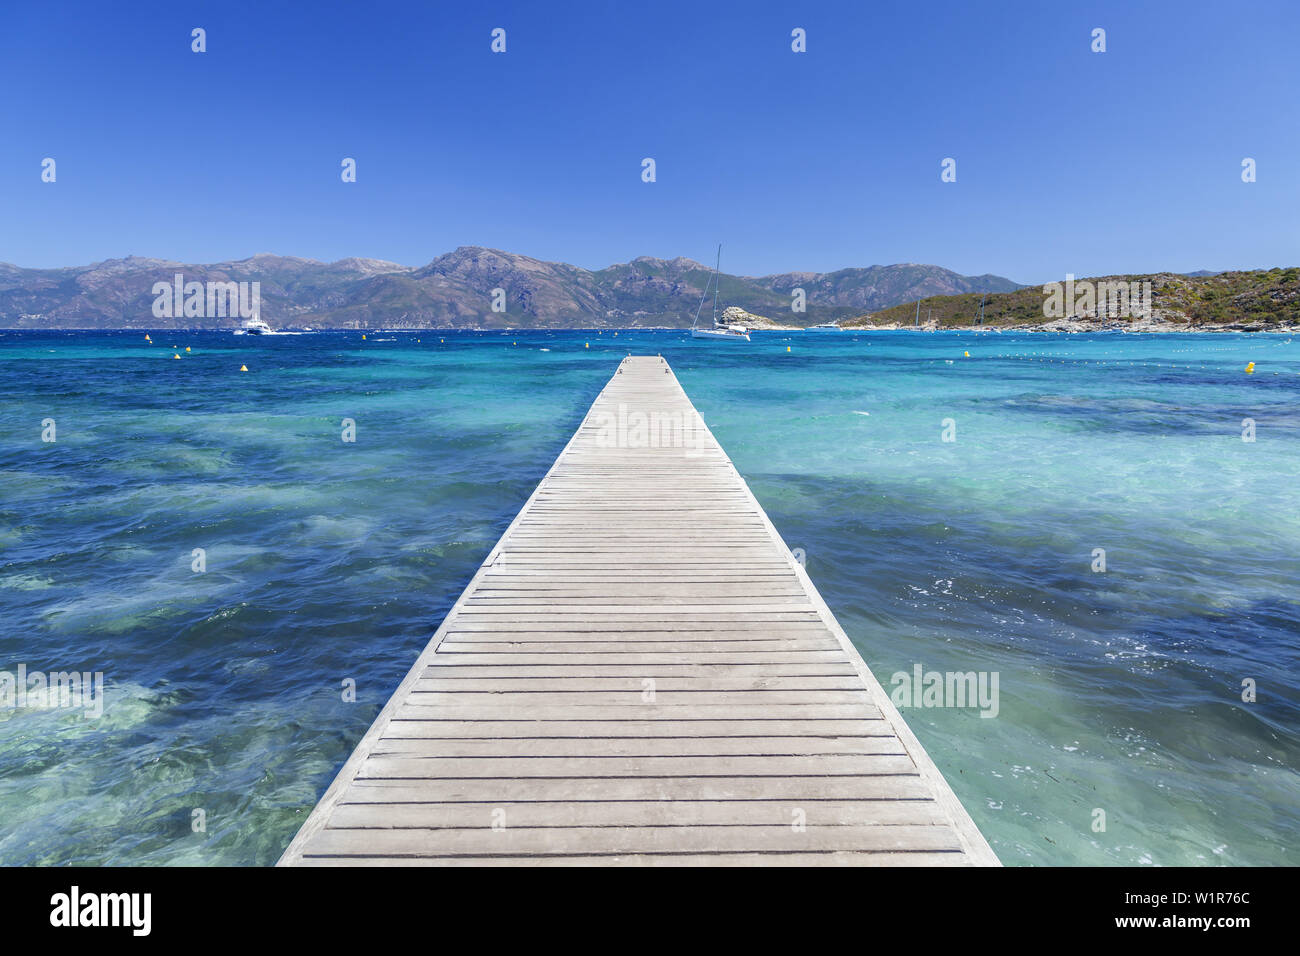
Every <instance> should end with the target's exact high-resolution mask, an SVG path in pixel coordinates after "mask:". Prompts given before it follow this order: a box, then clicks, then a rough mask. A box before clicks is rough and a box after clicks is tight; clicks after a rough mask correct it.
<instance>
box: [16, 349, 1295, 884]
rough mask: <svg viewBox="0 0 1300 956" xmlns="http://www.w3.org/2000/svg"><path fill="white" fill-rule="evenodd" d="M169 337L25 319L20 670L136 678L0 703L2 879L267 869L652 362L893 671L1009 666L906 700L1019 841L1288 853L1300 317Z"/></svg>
mask: <svg viewBox="0 0 1300 956" xmlns="http://www.w3.org/2000/svg"><path fill="white" fill-rule="evenodd" d="M154 339H155V342H156V344H154V345H150V344H148V343H146V342H145V341H144V340H143V336H142V334H140V333H117V334H112V333H109V334H86V333H68V334H44V335H35V334H28V333H12V332H10V333H0V670H4V669H7V670H9V671H14V670H16V668H17V665H18V664H19V663H26V664H27V666H28V668H29V669H31V670H44V671H56V670H70V669H74V668H75V669H78V670H92V671H103V672H104V674H105V680H106V684H107V702H106V706H105V710H104V715H103V716H102V717H101V718H100V719H97V720H86V719H84V718H83V717H82V716H81V715H80V714H79V713H77V712H69V711H44V712H41V711H33V710H19V711H12V710H0V863H9V864H14V863H92V864H93V863H224V864H232V863H246V864H247V863H253V864H269V863H272V862H274V861H275V859H276V858H277V857H278V856H279V853H280V852H281V850H282V849H283V847H284V846H285V845H286V844H287V842H288V841H289V839H290V838H291V837H292V835H293V833H294V832H295V831H296V829H297V827H298V826H299V824H300V823H301V821H302V819H303V818H304V816H305V813H306V812H307V810H309V809H310V807H311V806H312V805H313V804H314V802H315V800H316V798H317V797H318V796H319V794H320V793H321V792H322V791H323V790H324V788H325V787H326V786H327V785H328V783H329V781H330V780H331V779H332V778H333V775H334V773H335V771H336V770H337V768H338V767H339V766H340V765H341V763H342V762H343V760H344V759H345V758H346V757H347V755H348V754H349V753H350V752H351V749H352V747H353V746H354V745H355V743H356V742H357V740H358V739H359V738H360V736H361V734H362V733H363V732H364V731H365V729H366V727H367V726H368V725H369V723H370V721H371V720H372V719H373V718H374V716H375V714H377V713H378V711H379V709H380V707H381V706H382V705H383V703H384V702H385V701H386V700H387V698H388V696H389V694H390V693H391V692H392V690H393V689H394V688H395V687H396V685H397V683H398V682H399V681H400V679H401V677H402V676H403V675H404V674H405V672H406V670H407V669H408V668H409V666H410V664H411V663H412V662H413V660H414V658H415V656H416V654H417V653H418V652H419V650H420V649H421V648H422V647H423V646H424V645H425V643H426V642H427V640H428V638H429V636H430V634H431V633H432V631H433V630H434V629H435V628H436V626H437V624H438V622H439V621H440V620H441V618H442V616H443V615H444V614H445V612H446V611H447V609H448V608H449V607H450V606H451V604H452V602H453V601H454V600H455V598H456V597H457V595H459V593H460V591H461V590H462V589H463V588H464V586H465V584H466V582H467V581H468V580H469V578H470V577H471V576H472V574H473V571H474V569H475V567H476V566H477V564H478V562H479V561H480V560H481V559H482V557H483V556H484V555H485V554H486V553H487V552H488V550H489V549H490V548H491V546H492V544H493V543H494V542H495V541H496V539H497V538H498V537H499V535H500V534H501V532H502V531H504V529H505V527H506V526H507V525H508V524H509V522H510V520H511V518H512V517H513V516H514V514H515V512H516V511H517V510H518V508H519V507H520V506H521V505H522V504H523V502H524V500H525V499H526V498H527V496H528V494H529V493H530V492H531V490H532V488H533V487H534V486H535V484H536V482H537V481H538V480H539V479H540V477H541V475H542V474H543V473H544V472H545V470H546V468H547V467H548V466H549V465H550V463H551V461H552V460H553V459H554V457H555V455H556V454H557V453H558V452H559V450H560V449H561V448H562V447H563V445H564V443H565V442H566V441H567V440H568V438H569V436H570V435H571V433H572V432H573V430H574V428H575V427H576V426H577V423H578V422H579V421H580V420H581V417H582V415H583V414H584V413H585V411H586V409H587V407H588V405H589V404H590V403H591V401H592V399H593V398H594V397H595V395H596V393H597V392H598V391H599V389H600V387H601V386H602V385H603V384H604V382H605V381H606V380H607V379H608V377H609V376H610V374H612V371H613V368H614V366H615V364H616V362H617V360H618V358H620V357H621V356H622V355H623V354H626V352H627V351H629V350H631V351H636V352H639V353H646V352H649V353H655V352H661V353H663V354H664V355H665V356H667V357H668V359H669V361H671V362H672V364H673V366H674V369H675V370H676V371H677V373H678V377H679V378H680V379H681V381H682V383H683V384H684V385H685V387H686V389H687V391H688V392H689V394H690V395H691V397H692V399H693V400H694V402H695V404H696V406H697V407H698V408H699V410H700V412H701V413H702V414H703V416H704V418H705V420H706V421H707V422H708V423H709V425H710V427H711V428H712V430H713V431H714V433H715V435H716V436H717V437H718V439H719V441H720V442H721V443H722V445H723V447H724V448H725V449H726V450H727V452H728V453H729V454H730V456H731V457H732V460H733V461H734V462H735V463H736V465H737V467H738V468H739V469H740V472H741V473H742V474H743V475H744V476H745V477H746V479H747V480H748V481H749V483H750V486H751V487H752V488H753V490H754V492H755V494H756V495H757V496H758V498H759V500H760V501H761V502H762V503H763V505H764V506H765V508H766V509H767V510H768V513H769V515H770V516H771V517H772V520H773V521H774V522H775V524H776V526H777V528H778V529H779V530H780V531H781V533H782V535H783V537H784V538H785V539H786V542H787V543H788V544H789V545H790V546H791V547H799V548H803V549H804V550H805V551H806V553H807V567H808V571H809V573H810V575H811V576H812V578H813V580H814V581H815V582H816V583H817V585H818V587H819V589H820V590H821V591H822V594H823V596H824V597H825V598H826V600H827V602H828V603H829V605H830V606H831V608H832V610H834V612H835V613H836V615H837V616H838V618H839V620H840V622H841V624H842V625H843V626H844V628H845V630H846V631H847V632H848V633H849V635H850V636H851V637H852V638H853V640H854V641H855V642H856V643H857V645H858V647H859V648H860V649H861V650H862V652H863V656H864V657H865V659H866V660H867V662H868V664H869V665H870V666H871V667H872V669H873V670H874V671H875V673H876V676H877V677H878V678H879V679H880V681H881V682H882V684H884V685H885V686H886V688H887V689H889V688H890V686H891V683H890V678H891V675H892V674H894V673H895V672H897V671H907V672H910V671H911V670H912V668H913V666H914V665H915V664H921V665H922V666H923V667H924V668H925V670H927V671H928V670H938V671H971V670H974V671H996V672H997V673H998V675H999V689H1000V700H999V705H1000V709H999V714H998V716H997V718H996V719H982V718H981V717H980V716H979V714H978V711H977V710H974V709H956V708H927V709H915V708H913V709H906V710H904V712H903V713H904V716H905V717H906V718H907V720H908V722H909V724H910V725H911V726H912V727H913V728H914V730H915V731H916V733H917V735H918V736H919V737H920V738H921V740H922V742H923V743H924V744H925V746H926V747H927V749H928V750H929V751H930V753H931V755H932V756H933V757H934V759H935V761H936V762H937V763H938V764H939V766H940V768H941V769H942V770H943V771H944V773H945V775H946V776H947V777H948V779H949V781H950V782H951V783H952V785H953V787H954V789H955V790H956V791H957V793H958V795H959V796H960V797H961V798H962V800H963V801H964V802H965V804H966V806H967V807H968V809H969V810H970V812H971V815H972V816H973V817H974V818H975V821H976V822H977V823H978V824H979V826H980V827H981V828H982V830H983V831H984V833H985V834H986V835H987V836H988V837H989V840H990V842H991V843H992V845H993V847H994V849H995V850H996V851H997V853H998V854H999V856H1000V857H1001V859H1002V860H1003V861H1004V862H1005V863H1008V864H1016V863H1040V864H1041V863H1084V864H1105V863H1131V864H1139V863H1142V864H1163V865H1169V864H1184V863H1186V864H1276V863H1289V862H1290V863H1293V862H1295V860H1294V856H1295V850H1294V847H1295V846H1296V845H1297V836H1298V835H1300V799H1298V797H1300V776H1298V774H1297V769H1298V768H1300V739H1298V735H1297V727H1300V557H1298V556H1300V494H1297V486H1298V481H1297V473H1300V342H1297V343H1292V342H1290V341H1289V340H1287V339H1285V338H1280V337H1278V336H1259V337H1249V336H1227V335H1205V336H1194V337H1189V336H1118V335H1096V336H1081V335H1074V336H1064V335H1062V336H1050V335H1020V336H1016V335H1011V334H1002V335H997V334H990V333H984V334H974V333H966V334H959V333H944V334H937V335H924V334H921V335H918V334H913V333H875V334H872V335H869V336H868V335H857V336H852V335H842V336H833V335H823V336H805V335H799V334H788V335H787V334H784V333H763V334H759V335H756V336H755V341H754V342H753V343H752V344H750V345H748V346H744V345H731V344H729V343H723V344H718V343H694V342H691V341H690V340H689V339H687V338H685V337H684V336H683V335H682V334H681V333H668V332H660V333H635V334H632V333H620V334H619V335H618V336H617V337H615V336H614V335H613V334H611V333H605V334H603V335H597V334H596V333H594V332H592V333H586V332H578V333H572V332H569V333H541V332H533V333H510V334H508V335H500V334H497V333H481V334H475V333H454V334H445V333H444V334H440V333H436V332H433V333H431V332H422V333H411V334H406V333H384V334H380V335H375V334H370V335H369V336H368V338H367V340H365V341H363V340H362V339H361V337H360V335H359V334H322V335H314V336H294V337H273V338H260V339H256V338H249V337H239V338H236V337H233V336H228V335H219V334H211V333H194V334H171V333H166V332H162V333H156V334H154ZM417 340H419V341H417ZM588 342H589V343H590V348H585V347H584V343H588ZM514 343H518V344H517V345H516V344H514ZM173 345H174V346H176V347H177V348H178V349H180V350H182V351H181V353H180V354H182V355H183V356H185V358H184V359H183V360H182V361H176V360H174V359H172V358H171V356H172V354H173V352H174V351H175V349H172V348H169V347H168V346H173ZM186 346H190V347H191V348H192V350H193V351H192V352H191V353H189V354H188V355H187V354H186V353H184V351H183V349H184V348H185V347H186ZM787 346H790V347H792V351H791V352H789V353H787V352H786V347H787ZM544 350H549V351H544ZM967 350H968V351H969V352H970V354H971V357H970V358H964V357H963V355H962V353H963V352H964V351H967ZM1247 361H1255V362H1256V363H1257V365H1256V372H1255V374H1254V375H1251V376H1247V375H1245V374H1243V371H1242V369H1243V366H1244V365H1245V364H1246V362H1247ZM241 364H247V365H248V367H249V369H250V371H249V372H248V373H239V372H238V371H237V370H238V368H239V366H240V365H241ZM345 417H350V418H353V419H355V420H356V422H357V428H358V435H357V442H356V443H355V444H344V443H343V442H342V441H340V423H341V420H342V419H343V418H345ZM1247 417H1249V418H1253V419H1254V420H1255V421H1256V423H1257V425H1256V427H1257V441H1256V442H1254V443H1246V442H1243V441H1242V440H1241V422H1242V419H1243V418H1247ZM46 418H53V419H55V421H56V423H57V429H58V441H57V442H56V443H54V444H47V443H42V442H41V440H40V437H41V421H42V420H43V419H46ZM945 418H952V419H953V420H954V421H955V423H956V432H957V440H956V441H955V442H952V443H945V442H942V441H940V432H941V428H942V424H941V423H942V420H943V419H945ZM194 548H204V549H206V552H207V571H206V573H204V574H195V573H194V572H193V571H192V570H191V567H190V564H191V551H192V549H194ZM1094 548H1105V549H1106V556H1107V565H1108V569H1107V571H1106V572H1105V573H1101V574H1098V573H1094V572H1092V570H1091V564H1092V560H1093V559H1092V552H1093V549H1094ZM345 678H353V679H355V680H356V682H357V686H358V694H359V702H358V703H356V704H349V703H344V702H343V701H342V699H341V693H340V682H341V681H343V680H344V679H345ZM1246 678H1250V679H1253V680H1255V681H1257V683H1258V687H1259V691H1258V693H1259V697H1258V700H1257V701H1256V702H1255V703H1252V704H1246V703H1243V702H1242V701H1241V683H1242V680H1243V679H1246ZM194 808H202V809H203V810H204V811H205V813H206V817H207V832H206V833H202V834H195V833H193V832H192V831H191V813H192V811H193V809H194ZM1096 808H1101V809H1103V810H1105V812H1106V815H1107V829H1106V832H1104V833H1095V832H1093V830H1092V828H1091V824H1092V821H1093V811H1094V809H1096Z"/></svg>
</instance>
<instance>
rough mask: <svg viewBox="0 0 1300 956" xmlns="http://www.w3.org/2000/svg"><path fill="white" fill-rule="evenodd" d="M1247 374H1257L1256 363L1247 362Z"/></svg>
mask: <svg viewBox="0 0 1300 956" xmlns="http://www.w3.org/2000/svg"><path fill="white" fill-rule="evenodd" d="M1246 374H1247V375H1254V374H1255V363H1254V362H1247V363H1246Z"/></svg>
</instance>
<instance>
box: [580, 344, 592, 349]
mask: <svg viewBox="0 0 1300 956" xmlns="http://www.w3.org/2000/svg"><path fill="white" fill-rule="evenodd" d="M582 347H583V348H584V349H589V348H591V343H590V342H583V343H582Z"/></svg>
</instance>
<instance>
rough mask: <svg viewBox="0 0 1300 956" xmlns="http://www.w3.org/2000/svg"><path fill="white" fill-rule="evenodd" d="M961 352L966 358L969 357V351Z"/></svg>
mask: <svg viewBox="0 0 1300 956" xmlns="http://www.w3.org/2000/svg"><path fill="white" fill-rule="evenodd" d="M961 354H962V355H964V356H966V357H967V358H970V353H969V352H962V353H961Z"/></svg>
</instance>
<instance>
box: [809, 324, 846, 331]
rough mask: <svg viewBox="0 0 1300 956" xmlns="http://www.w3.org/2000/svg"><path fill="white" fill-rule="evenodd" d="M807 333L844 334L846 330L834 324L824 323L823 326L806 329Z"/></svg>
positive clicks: (811, 326) (812, 326)
mask: <svg viewBox="0 0 1300 956" xmlns="http://www.w3.org/2000/svg"><path fill="white" fill-rule="evenodd" d="M804 331H805V332H843V331H844V330H843V329H842V328H840V327H839V326H838V325H836V324H835V323H834V322H823V323H822V324H821V325H810V326H809V327H808V328H806V329H804Z"/></svg>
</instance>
